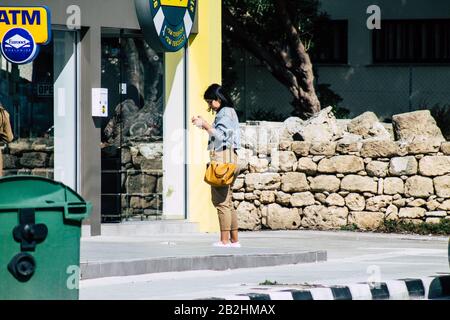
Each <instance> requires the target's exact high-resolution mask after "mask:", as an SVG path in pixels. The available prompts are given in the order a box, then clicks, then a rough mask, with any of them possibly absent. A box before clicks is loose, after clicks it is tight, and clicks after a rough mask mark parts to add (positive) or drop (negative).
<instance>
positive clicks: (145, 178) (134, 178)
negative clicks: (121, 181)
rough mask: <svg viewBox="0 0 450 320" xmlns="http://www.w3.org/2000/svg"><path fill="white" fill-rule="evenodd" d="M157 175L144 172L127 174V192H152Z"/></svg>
mask: <svg viewBox="0 0 450 320" xmlns="http://www.w3.org/2000/svg"><path fill="white" fill-rule="evenodd" d="M157 181H158V179H157V177H155V176H149V175H145V174H138V175H130V176H128V179H127V182H126V187H127V193H128V194H150V193H154V192H155V189H156V184H157Z"/></svg>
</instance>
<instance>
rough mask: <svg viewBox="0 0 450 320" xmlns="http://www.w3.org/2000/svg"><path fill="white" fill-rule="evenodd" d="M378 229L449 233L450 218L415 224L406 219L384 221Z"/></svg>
mask: <svg viewBox="0 0 450 320" xmlns="http://www.w3.org/2000/svg"><path fill="white" fill-rule="evenodd" d="M379 231H381V232H386V233H415V234H421V235H428V234H433V235H450V220H449V219H441V222H440V223H436V224H435V223H420V224H415V223H412V222H406V221H385V222H384V225H383V226H382V227H381V228H380V230H379Z"/></svg>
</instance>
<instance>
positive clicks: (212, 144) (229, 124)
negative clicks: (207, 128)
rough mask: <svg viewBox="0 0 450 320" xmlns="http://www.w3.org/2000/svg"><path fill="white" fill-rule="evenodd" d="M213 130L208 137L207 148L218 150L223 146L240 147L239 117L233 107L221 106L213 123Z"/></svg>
mask: <svg viewBox="0 0 450 320" xmlns="http://www.w3.org/2000/svg"><path fill="white" fill-rule="evenodd" d="M213 128H214V132H213V134H212V135H210V137H209V141H208V150H214V151H220V150H223V148H224V147H227V148H233V149H239V148H240V147H241V130H240V126H239V119H238V116H237V114H236V111H235V110H234V109H233V108H229V107H222V108H221V109H220V110H219V112H218V113H217V115H216V118H215V120H214V123H213Z"/></svg>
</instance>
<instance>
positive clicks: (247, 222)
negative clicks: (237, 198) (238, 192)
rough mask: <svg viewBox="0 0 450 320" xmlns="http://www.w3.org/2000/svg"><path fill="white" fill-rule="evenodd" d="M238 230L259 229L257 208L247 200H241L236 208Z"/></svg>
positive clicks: (259, 221) (259, 218)
mask: <svg viewBox="0 0 450 320" xmlns="http://www.w3.org/2000/svg"><path fill="white" fill-rule="evenodd" d="M236 214H237V217H238V225H239V229H240V230H260V229H261V216H260V214H259V213H258V209H257V208H256V207H255V206H254V205H253V204H252V203H249V202H241V203H240V204H239V206H238V207H237V209H236Z"/></svg>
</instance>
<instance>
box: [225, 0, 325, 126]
mask: <svg viewBox="0 0 450 320" xmlns="http://www.w3.org/2000/svg"><path fill="white" fill-rule="evenodd" d="M276 11H277V14H278V15H279V16H280V21H282V23H283V25H284V28H285V31H286V36H287V40H286V43H283V44H282V43H278V44H275V45H274V44H270V43H259V42H258V41H257V40H255V37H254V36H253V35H252V34H250V33H249V32H248V31H247V28H245V26H243V25H241V24H240V23H239V21H238V20H237V19H235V18H234V17H233V14H232V13H231V12H230V11H229V9H227V8H225V7H224V10H223V15H224V20H225V22H226V24H227V26H228V27H229V28H227V30H226V31H227V32H228V34H229V36H230V37H231V38H232V40H233V41H234V42H235V43H236V44H237V45H239V46H241V47H242V48H244V49H246V50H247V51H248V52H250V53H251V54H253V55H254V56H255V57H256V58H258V59H259V60H260V61H261V62H262V63H263V64H264V65H265V66H266V68H267V69H268V71H269V72H270V73H271V74H272V75H273V76H274V77H275V78H276V79H277V80H278V81H279V82H281V83H282V84H283V85H284V86H285V87H286V88H288V90H289V92H290V93H291V94H292V96H293V101H292V102H291V104H292V106H293V107H294V112H293V115H295V116H299V117H302V118H309V117H311V116H312V115H314V114H316V113H318V112H319V111H320V110H321V104H320V101H319V99H318V97H317V94H316V90H315V88H314V73H313V66H312V63H311V59H310V57H309V54H308V53H307V52H306V49H305V47H304V45H303V43H302V41H301V39H300V36H299V32H298V30H297V29H296V28H295V26H294V25H293V23H292V21H291V19H290V16H289V13H288V9H287V7H286V2H285V0H277V5H276ZM283 47H286V48H283Z"/></svg>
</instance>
